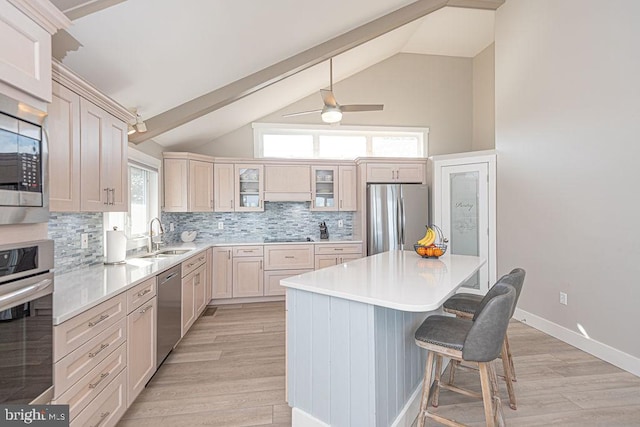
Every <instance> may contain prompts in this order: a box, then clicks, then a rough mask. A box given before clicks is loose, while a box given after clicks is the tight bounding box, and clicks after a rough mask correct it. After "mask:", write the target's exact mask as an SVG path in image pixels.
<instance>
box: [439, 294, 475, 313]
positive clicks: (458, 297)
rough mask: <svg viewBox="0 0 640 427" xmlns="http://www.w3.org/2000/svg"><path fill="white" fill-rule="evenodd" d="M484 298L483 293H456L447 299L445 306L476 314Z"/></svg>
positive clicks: (449, 308) (448, 308)
mask: <svg viewBox="0 0 640 427" xmlns="http://www.w3.org/2000/svg"><path fill="white" fill-rule="evenodd" d="M482 298H483V296H482V295H476V294H464V293H463V294H455V295H453V296H452V297H451V298H449V299H448V300H446V301H445V302H444V304H443V306H444V308H445V309H447V310H454V311H460V312H463V313H469V314H474V313H475V312H476V310H477V309H478V307H479V306H480V302H481V301H482Z"/></svg>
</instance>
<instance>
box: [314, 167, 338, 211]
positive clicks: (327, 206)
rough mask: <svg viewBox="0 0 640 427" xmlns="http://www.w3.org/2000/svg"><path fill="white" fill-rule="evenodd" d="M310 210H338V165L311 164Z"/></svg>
mask: <svg viewBox="0 0 640 427" xmlns="http://www.w3.org/2000/svg"><path fill="white" fill-rule="evenodd" d="M311 180H312V183H311V187H312V190H311V200H312V201H311V210H312V211H337V210H338V203H337V202H336V201H337V200H338V198H337V194H336V193H337V192H338V167H337V166H313V167H312V168H311Z"/></svg>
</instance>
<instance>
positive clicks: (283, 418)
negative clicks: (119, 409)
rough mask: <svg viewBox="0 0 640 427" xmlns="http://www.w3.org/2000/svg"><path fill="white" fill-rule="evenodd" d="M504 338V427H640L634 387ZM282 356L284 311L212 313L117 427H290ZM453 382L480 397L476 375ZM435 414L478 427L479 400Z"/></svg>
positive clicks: (277, 307)
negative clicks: (511, 400)
mask: <svg viewBox="0 0 640 427" xmlns="http://www.w3.org/2000/svg"><path fill="white" fill-rule="evenodd" d="M509 337H510V339H511V347H512V350H513V354H514V361H515V364H516V374H517V377H518V381H517V382H516V383H515V389H516V395H517V398H518V410H517V411H513V410H511V409H509V405H508V403H507V402H508V399H507V397H506V391H505V389H504V385H503V384H502V381H501V389H502V394H501V395H502V398H503V399H502V400H503V408H504V409H503V412H504V414H505V419H506V423H507V425H508V426H551V425H553V426H576V427H577V426H581V427H586V426H616V427H617V426H640V378H638V377H636V376H634V375H632V374H629V373H627V372H625V371H622V370H620V369H618V368H616V367H615V366H612V365H610V364H608V363H606V362H603V361H601V360H599V359H596V358H595V357H593V356H591V355H589V354H587V353H584V352H582V351H580V350H578V349H576V348H574V347H571V346H570V345H568V344H565V343H563V342H561V341H559V340H557V339H555V338H552V337H550V336H548V335H546V334H544V333H542V332H539V331H537V330H535V329H533V328H531V327H529V326H527V325H525V324H522V323H519V322H516V321H513V322H512V324H511V325H510V327H509ZM284 355H285V335H284V303H283V302H274V303H254V304H238V305H229V306H220V307H218V309H217V311H216V312H215V314H214V315H213V316H202V317H201V318H200V319H198V321H197V322H196V323H195V325H194V326H193V327H192V328H191V330H190V331H189V333H188V334H187V335H186V336H185V337H184V339H183V340H182V341H181V342H180V344H179V345H178V347H177V348H176V349H175V350H174V351H173V353H172V354H171V355H170V356H169V359H168V360H167V361H166V362H165V364H164V365H163V366H162V367H161V368H160V369H159V371H158V372H157V373H156V375H155V377H154V378H153V379H152V380H151V382H150V383H149V384H148V386H147V388H146V389H145V390H144V391H143V392H142V393H141V394H140V396H139V397H138V399H137V400H136V402H135V403H134V404H133V405H132V406H131V408H129V410H128V411H127V413H126V414H125V416H124V418H123V419H122V420H121V422H120V423H119V424H118V425H119V426H122V427H127V426H140V427H144V426H154V427H158V426H198V425H208V426H229V427H232V426H257V425H262V426H264V425H267V426H268V425H271V426H276V425H277V426H290V425H291V410H290V408H289V407H288V405H287V404H286V403H285V400H284V399H285V380H284V369H285V364H284V363H285V362H284V360H285V358H284ZM496 368H497V370H498V372H500V370H501V368H500V366H497V367H496ZM445 378H446V377H445ZM456 378H457V380H456V383H457V384H459V385H462V386H465V387H468V388H471V389H475V390H479V380H478V373H477V372H474V371H470V370H460V371H458V373H457V374H456ZM434 412H436V413H440V414H442V415H444V416H447V417H450V418H454V419H456V420H458V421H461V422H464V423H468V424H470V425H473V426H481V425H484V413H483V409H482V404H481V403H480V401H478V400H475V399H472V398H468V397H465V396H461V395H458V394H455V393H452V392H450V391H447V390H442V392H441V394H440V406H439V407H438V408H437V409H435V410H434ZM427 425H428V426H435V425H437V424H436V423H434V422H433V421H431V420H428V421H427Z"/></svg>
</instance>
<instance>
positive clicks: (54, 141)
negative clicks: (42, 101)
mask: <svg viewBox="0 0 640 427" xmlns="http://www.w3.org/2000/svg"><path fill="white" fill-rule="evenodd" d="M49 209H51V211H52V212H78V211H80V96H78V94H76V93H75V92H72V91H71V90H69V89H67V88H66V87H64V86H61V85H60V84H58V83H57V82H53V100H52V101H51V104H50V105H49Z"/></svg>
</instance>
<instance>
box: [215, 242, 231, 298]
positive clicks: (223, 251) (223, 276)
mask: <svg viewBox="0 0 640 427" xmlns="http://www.w3.org/2000/svg"><path fill="white" fill-rule="evenodd" d="M231 251H232V249H231V248H230V247H220V248H213V254H212V258H213V262H212V264H211V268H212V275H211V281H212V283H211V297H212V298H214V299H215V298H231V297H233V260H232V252H231Z"/></svg>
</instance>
